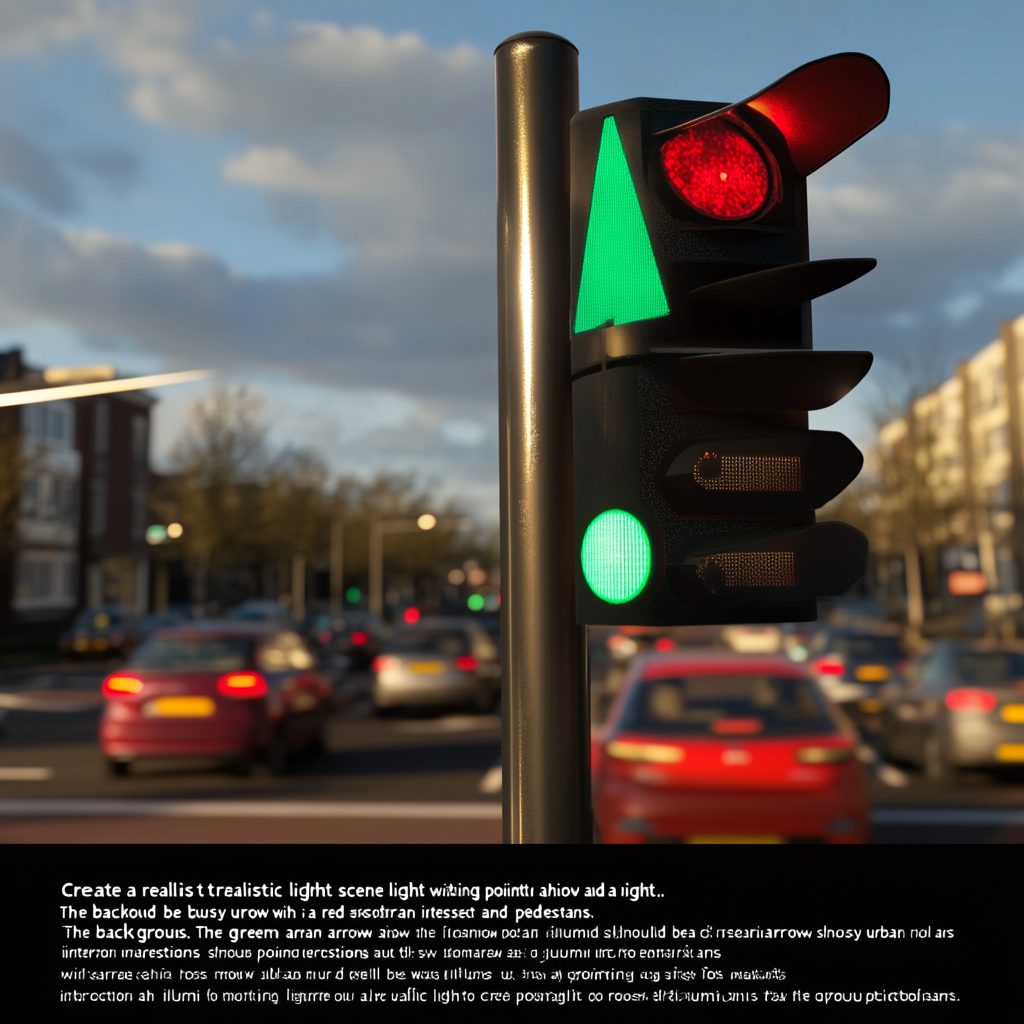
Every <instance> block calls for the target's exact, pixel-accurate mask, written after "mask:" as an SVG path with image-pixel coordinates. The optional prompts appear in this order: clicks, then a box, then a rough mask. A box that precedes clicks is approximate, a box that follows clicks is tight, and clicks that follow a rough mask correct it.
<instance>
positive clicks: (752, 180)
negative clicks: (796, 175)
mask: <svg viewBox="0 0 1024 1024" xmlns="http://www.w3.org/2000/svg"><path fill="white" fill-rule="evenodd" d="M661 165H662V167H663V168H664V170H665V177H666V178H667V179H668V182H669V184H670V185H671V186H672V190H673V191H674V192H675V193H676V195H677V196H679V198H680V199H682V200H684V201H685V202H687V203H689V204H690V206H692V207H693V208H694V209H695V210H698V211H699V212H700V213H703V214H706V215H707V216H709V217H715V218H716V219H718V220H741V219H742V218H744V217H750V216H752V215H753V214H755V213H757V212H758V211H759V210H760V209H761V208H762V207H763V206H764V204H765V203H766V202H767V201H768V197H769V195H770V194H771V192H772V180H771V171H770V169H769V167H768V165H767V163H766V162H765V159H764V157H763V156H762V155H761V153H760V152H759V151H758V149H757V147H756V146H755V145H754V144H753V142H751V141H750V139H749V138H748V137H747V136H746V135H745V134H744V133H743V132H741V131H740V130H739V129H738V128H736V127H734V126H733V125H732V124H730V123H729V122H728V121H725V120H722V119H721V118H713V119H712V120H710V121H701V122H700V123H699V124H695V125H694V126H693V127H692V128H687V129H686V130H685V131H682V132H680V133H679V134H678V135H673V136H672V138H670V139H669V140H668V142H666V143H665V144H664V145H663V146H662V147H661Z"/></svg>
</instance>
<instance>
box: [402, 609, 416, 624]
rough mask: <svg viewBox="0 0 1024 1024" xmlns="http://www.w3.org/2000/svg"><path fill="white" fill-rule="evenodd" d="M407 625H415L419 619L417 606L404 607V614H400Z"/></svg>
mask: <svg viewBox="0 0 1024 1024" xmlns="http://www.w3.org/2000/svg"><path fill="white" fill-rule="evenodd" d="M402 618H403V619H404V620H405V624H406V625H407V626H415V625H416V623H417V622H419V621H420V610H419V608H406V609H405V614H403V615H402Z"/></svg>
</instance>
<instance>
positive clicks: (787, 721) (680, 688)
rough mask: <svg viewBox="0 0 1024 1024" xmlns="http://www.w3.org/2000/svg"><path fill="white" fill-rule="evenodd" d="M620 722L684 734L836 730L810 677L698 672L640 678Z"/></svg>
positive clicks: (639, 729) (629, 726)
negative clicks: (669, 676) (704, 673)
mask: <svg viewBox="0 0 1024 1024" xmlns="http://www.w3.org/2000/svg"><path fill="white" fill-rule="evenodd" d="M620 728H622V729H623V730H626V731H628V732H640V733H658V734H672V735H682V736H708V737H711V736H721V737H726V736H787V735H801V734H805V733H809V732H815V733H820V732H832V731H834V729H835V724H834V723H833V722H832V720H831V719H830V718H829V715H828V712H827V711H826V710H825V707H824V705H823V703H822V702H821V700H820V699H819V698H818V696H817V694H816V693H815V691H814V689H813V687H812V684H811V683H810V682H808V681H807V680H805V679H796V678H789V677H785V676H783V677H775V676H754V675H710V676H697V675H694V676H680V677H672V678H666V679H649V680H645V681H643V682H641V683H639V684H638V685H637V686H636V687H635V688H634V690H633V692H632V694H631V695H630V697H629V699H628V703H627V705H626V708H625V710H624V712H623V715H622V720H621V722H620Z"/></svg>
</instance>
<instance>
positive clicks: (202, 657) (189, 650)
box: [128, 636, 253, 672]
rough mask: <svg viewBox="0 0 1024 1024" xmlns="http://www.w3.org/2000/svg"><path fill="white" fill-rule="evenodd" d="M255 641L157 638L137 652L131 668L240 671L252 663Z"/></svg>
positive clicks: (131, 662) (221, 638)
mask: <svg viewBox="0 0 1024 1024" xmlns="http://www.w3.org/2000/svg"><path fill="white" fill-rule="evenodd" d="M252 647H253V644H252V641H251V640H247V639H244V638H241V637H181V636H175V637H153V639H151V640H147V641H146V642H145V643H144V644H142V646H141V647H139V649H138V650H137V651H136V652H135V654H134V655H133V656H132V658H131V660H130V661H129V662H128V667H129V668H155V669H170V670H174V671H179V672H236V671H238V670H239V669H245V668H249V666H250V665H251V664H252Z"/></svg>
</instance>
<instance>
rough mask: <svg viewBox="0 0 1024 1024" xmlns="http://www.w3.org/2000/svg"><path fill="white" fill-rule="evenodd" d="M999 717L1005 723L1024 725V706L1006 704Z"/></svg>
mask: <svg viewBox="0 0 1024 1024" xmlns="http://www.w3.org/2000/svg"><path fill="white" fill-rule="evenodd" d="M999 716H1000V717H1001V718H1002V720H1003V721H1004V722H1013V723H1015V724H1017V725H1019V724H1021V723H1024V704H1004V705H1003V706H1002V709H1001V710H1000V712H999Z"/></svg>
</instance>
